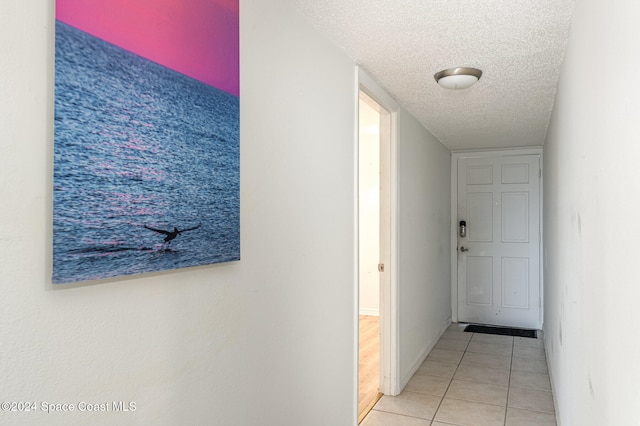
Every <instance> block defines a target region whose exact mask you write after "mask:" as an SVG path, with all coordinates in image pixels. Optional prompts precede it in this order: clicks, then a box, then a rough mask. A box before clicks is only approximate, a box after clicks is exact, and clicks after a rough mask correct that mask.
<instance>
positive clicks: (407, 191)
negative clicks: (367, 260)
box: [398, 110, 451, 386]
mask: <svg viewBox="0 0 640 426" xmlns="http://www.w3.org/2000/svg"><path fill="white" fill-rule="evenodd" d="M398 128H399V131H398V134H399V143H398V158H399V159H398V184H399V187H400V188H399V194H398V204H399V238H398V239H399V246H398V261H399V265H398V268H399V271H400V277H399V283H398V298H399V309H400V318H399V328H400V335H399V340H400V381H401V386H404V385H406V383H407V381H408V380H409V379H410V378H411V375H412V374H413V372H414V371H415V370H416V369H417V368H418V367H419V365H420V363H421V361H422V360H423V359H424V357H426V355H427V352H428V351H429V350H430V349H431V348H432V347H433V345H434V344H435V343H436V341H437V339H438V338H439V337H440V334H441V333H442V331H443V330H444V328H445V327H446V326H447V325H449V324H450V323H451V271H450V265H451V260H450V250H451V249H450V246H451V243H450V241H449V239H450V229H451V228H450V220H451V219H450V217H451V192H450V189H451V184H450V182H451V154H450V152H449V150H448V149H446V148H445V147H444V146H443V145H442V144H441V143H440V142H439V141H438V140H437V139H436V138H435V137H434V136H433V135H432V134H431V133H429V132H428V131H427V130H426V129H425V128H424V127H422V126H421V125H420V124H419V123H418V122H417V120H415V118H413V117H412V116H411V115H409V114H408V113H407V112H406V111H405V110H401V111H400V114H399V118H398Z"/></svg>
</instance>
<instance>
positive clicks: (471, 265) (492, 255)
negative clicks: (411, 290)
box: [458, 155, 541, 328]
mask: <svg viewBox="0 0 640 426" xmlns="http://www.w3.org/2000/svg"><path fill="white" fill-rule="evenodd" d="M539 173H540V157H539V155H519V156H504V157H478V158H460V159H459V160H458V221H462V220H464V221H465V222H466V227H467V233H466V236H465V237H460V236H458V247H459V251H458V320H459V321H461V322H475V323H483V324H494V325H504V326H514V327H527V328H539V327H540V325H541V320H540V268H539V265H540V259H539V256H540V175H539ZM461 247H464V248H465V251H462V250H460V248H461Z"/></svg>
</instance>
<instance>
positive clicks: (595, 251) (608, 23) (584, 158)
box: [544, 0, 640, 426]
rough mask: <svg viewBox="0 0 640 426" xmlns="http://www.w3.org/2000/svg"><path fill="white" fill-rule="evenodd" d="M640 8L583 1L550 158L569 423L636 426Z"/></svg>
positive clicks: (555, 293)
mask: <svg viewBox="0 0 640 426" xmlns="http://www.w3.org/2000/svg"><path fill="white" fill-rule="evenodd" d="M639 21H640V4H639V3H638V2H635V1H632V0H611V1H604V0H592V1H577V2H575V9H574V12H573V18H572V25H571V31H570V38H569V44H568V49H567V54H566V58H565V62H564V66H563V71H562V75H561V78H560V85H559V90H558V94H557V99H556V103H555V107H554V112H553V115H552V122H551V125H550V129H549V133H548V137H547V141H546V144H545V148H544V152H545V155H544V157H545V158H544V162H545V187H544V195H545V207H544V210H545V217H544V223H545V236H544V238H545V326H544V327H545V344H546V348H547V355H548V362H549V366H550V369H551V374H552V382H553V388H554V393H555V398H556V404H557V408H558V411H557V415H558V424H559V425H562V426H568V425H594V426H595V425H628V424H637V423H638V422H639V421H640V415H639V414H638V410H637V396H638V395H639V394H640V364H639V363H638V359H640V341H639V340H638V338H637V330H638V326H640V310H639V309H638V299H639V298H640V285H639V283H640V279H639V278H638V257H637V255H638V238H639V237H640V221H639V220H638V218H639V217H640V168H639V167H638V165H639V164H640V142H639V141H640V83H639V82H638V79H636V78H634V76H633V73H627V72H624V71H623V70H636V69H638V68H639V67H640V49H638V46H637V41H638V40H640V27H639V26H638V22H639Z"/></svg>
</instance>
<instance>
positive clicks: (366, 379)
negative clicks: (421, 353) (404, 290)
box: [358, 315, 380, 422]
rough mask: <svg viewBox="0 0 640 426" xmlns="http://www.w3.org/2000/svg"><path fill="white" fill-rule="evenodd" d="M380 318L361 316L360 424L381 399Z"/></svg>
mask: <svg viewBox="0 0 640 426" xmlns="http://www.w3.org/2000/svg"><path fill="white" fill-rule="evenodd" d="M379 320H380V317H374V316H370V315H360V342H359V345H360V360H359V361H360V362H359V364H360V368H359V370H358V422H360V421H361V420H362V419H363V418H364V416H365V415H366V414H367V413H368V412H369V410H370V409H371V407H373V406H374V405H375V403H376V402H377V400H378V399H379V390H378V387H379V383H380V378H379V377H380V321H379Z"/></svg>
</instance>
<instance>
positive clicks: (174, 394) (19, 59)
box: [0, 0, 356, 426]
mask: <svg viewBox="0 0 640 426" xmlns="http://www.w3.org/2000/svg"><path fill="white" fill-rule="evenodd" d="M53 32H54V27H53V1H47V2H43V1H42V0H4V1H3V2H2V3H1V4H0V56H1V58H2V60H0V144H1V147H2V155H0V199H2V204H1V207H0V325H1V326H0V377H1V380H0V401H49V402H56V403H73V404H77V403H78V402H80V401H88V402H94V403H102V402H106V401H114V400H116V401H117V400H124V401H135V402H136V403H137V410H136V411H135V412H134V413H124V414H122V413H113V412H110V413H100V414H89V413H77V412H75V413H57V414H52V415H44V414H43V413H41V412H37V413H4V412H0V423H2V424H29V425H32V424H51V425H53V424H71V423H74V424H75V423H85V424H92V425H100V424H104V425H107V424H117V423H121V424H124V423H126V424H157V425H163V424H165V425H175V424H219V425H258V424H261V425H299V424H302V423H304V424H305V425H322V426H325V425H351V424H352V421H353V419H354V418H355V388H354V384H355V371H354V359H355V353H354V348H355V346H354V341H355V335H354V333H355V331H354V330H355V323H354V319H355V312H354V306H355V301H354V283H353V280H354V276H355V271H354V264H355V261H354V251H355V246H354V199H355V195H354V176H355V166H354V161H355V157H354V140H353V139H354V134H355V129H354V123H355V119H354V114H355V96H356V95H355V84H356V83H355V76H354V66H353V63H352V61H350V60H349V59H348V58H347V57H346V56H345V55H344V54H343V53H342V52H341V51H340V50H339V49H337V48H335V47H333V46H332V45H331V44H330V43H329V42H328V41H326V40H325V39H324V38H323V37H321V36H319V35H318V34H317V33H316V32H315V31H314V30H313V29H311V28H310V26H309V25H308V24H306V23H304V21H303V20H302V19H301V18H300V17H299V16H298V15H297V14H295V13H292V11H291V10H289V9H288V8H287V7H284V6H281V5H280V3H279V2H264V1H258V0H243V1H242V2H241V56H242V64H241V65H242V71H241V75H242V79H241V85H242V102H241V114H242V123H241V137H242V142H241V181H242V188H241V203H242V207H241V209H242V212H241V227H242V228H241V231H242V260H241V261H240V262H237V263H229V264H223V265H217V266H211V267H201V268H195V269H189V270H182V271H178V272H171V273H161V274H152V275H148V276H145V277H134V278H129V279H122V280H112V281H111V282H108V283H100V284H96V285H80V286H76V287H70V288H55V289H52V288H50V286H49V282H50V262H51V261H50V256H51V242H50V238H51V235H50V233H51V190H52V134H53V132H52V126H53V120H52V117H53V112H52V105H53V100H52V91H53V51H54V45H53Z"/></svg>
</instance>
